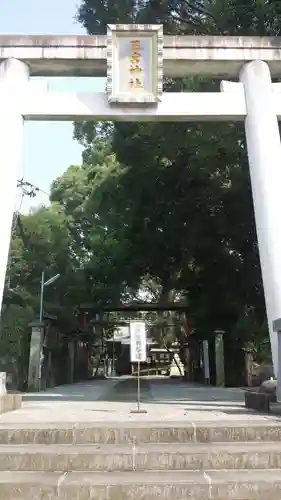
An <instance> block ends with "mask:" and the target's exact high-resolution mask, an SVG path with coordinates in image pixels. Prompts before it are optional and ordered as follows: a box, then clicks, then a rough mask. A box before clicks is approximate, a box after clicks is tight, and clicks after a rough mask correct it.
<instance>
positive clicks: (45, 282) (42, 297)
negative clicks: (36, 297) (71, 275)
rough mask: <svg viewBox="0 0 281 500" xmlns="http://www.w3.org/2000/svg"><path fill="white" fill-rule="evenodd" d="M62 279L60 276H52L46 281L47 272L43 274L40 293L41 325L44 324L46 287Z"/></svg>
mask: <svg viewBox="0 0 281 500" xmlns="http://www.w3.org/2000/svg"><path fill="white" fill-rule="evenodd" d="M59 277H60V274H56V275H55V276H52V278H50V279H49V280H47V281H45V271H43V272H42V277H41V293H40V323H42V322H43V302H44V289H45V287H46V286H49V285H51V284H52V283H54V282H55V281H57V279H58V278H59Z"/></svg>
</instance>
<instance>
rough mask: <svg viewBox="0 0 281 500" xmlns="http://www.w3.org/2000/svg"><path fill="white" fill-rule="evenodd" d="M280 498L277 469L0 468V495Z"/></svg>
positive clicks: (82, 499) (126, 499)
mask: <svg viewBox="0 0 281 500" xmlns="http://www.w3.org/2000/svg"><path fill="white" fill-rule="evenodd" d="M159 497H161V498H162V499H165V500H171V499H175V500H187V499H190V500H227V499H231V500H265V499H266V500H280V498H281V470H268V471H264V470H251V471H249V470H244V471H242V470H239V471H233V470H231V471H228V470H223V471H205V472H198V471H184V472H167V471H165V472H155V471H154V472H145V473H144V472H118V473H110V474H109V473H95V472H69V473H63V474H62V473H61V472H43V473H42V472H0V500H7V499H12V500H22V499H24V500H27V499H28V500H30V499H31V498H32V500H39V499H40V500H42V499H44V500H45V499H46V500H47V499H48V500H49V499H56V500H69V499H71V500H154V499H155V498H159Z"/></svg>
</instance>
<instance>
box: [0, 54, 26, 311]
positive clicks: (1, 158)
mask: <svg viewBox="0 0 281 500" xmlns="http://www.w3.org/2000/svg"><path fill="white" fill-rule="evenodd" d="M28 79H29V68H28V66H27V64H25V63H24V62H23V61H19V60H18V59H6V60H4V61H3V62H2V63H1V64H0V138H1V147H0V169H1V170H0V171H1V181H0V231H1V233H0V236H1V243H0V311H1V306H2V300H3V291H4V284H5V276H6V268H7V262H8V256H9V249H10V239H11V231H12V222H13V214H14V207H15V197H16V187H17V179H19V178H21V177H22V161H23V127H24V120H23V116H22V112H21V106H22V95H23V93H24V92H25V89H26V85H27V83H28Z"/></svg>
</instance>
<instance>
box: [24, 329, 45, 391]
mask: <svg viewBox="0 0 281 500" xmlns="http://www.w3.org/2000/svg"><path fill="white" fill-rule="evenodd" d="M29 326H31V340H30V354H29V369H28V389H29V390H30V391H40V389H41V368H42V367H41V364H42V349H43V340H44V323H41V322H40V321H33V322H32V323H30V324H29Z"/></svg>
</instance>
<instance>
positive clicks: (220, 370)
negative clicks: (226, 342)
mask: <svg viewBox="0 0 281 500" xmlns="http://www.w3.org/2000/svg"><path fill="white" fill-rule="evenodd" d="M215 334H216V337H215V355H216V385H217V386H218V387H224V386H225V374H224V348H223V332H218V331H217V332H215Z"/></svg>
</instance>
